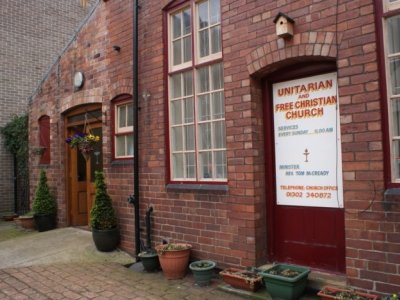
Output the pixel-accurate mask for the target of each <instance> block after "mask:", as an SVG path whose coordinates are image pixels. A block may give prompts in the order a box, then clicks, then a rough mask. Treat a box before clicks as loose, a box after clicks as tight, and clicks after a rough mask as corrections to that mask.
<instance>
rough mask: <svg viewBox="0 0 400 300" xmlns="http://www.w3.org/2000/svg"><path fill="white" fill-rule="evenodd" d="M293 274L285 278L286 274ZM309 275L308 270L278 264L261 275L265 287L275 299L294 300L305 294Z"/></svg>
mask: <svg viewBox="0 0 400 300" xmlns="http://www.w3.org/2000/svg"><path fill="white" fill-rule="evenodd" d="M292 272H294V273H293V274H291V275H292V276H290V277H289V276H283V274H285V273H287V274H289V273H292ZM282 273H283V274H282ZM309 273H310V269H308V268H303V267H299V266H293V265H286V264H278V265H275V266H273V267H272V268H269V269H268V270H266V271H264V272H260V273H259V274H260V275H261V276H262V277H263V280H264V284H265V287H266V288H267V291H268V293H270V294H271V296H272V297H273V298H280V299H285V300H294V299H298V298H299V297H300V296H301V295H302V294H303V293H304V291H305V289H306V286H307V278H308V274H309Z"/></svg>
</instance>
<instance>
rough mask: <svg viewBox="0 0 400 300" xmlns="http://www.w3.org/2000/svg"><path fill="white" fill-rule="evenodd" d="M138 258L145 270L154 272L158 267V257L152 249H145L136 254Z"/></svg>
mask: <svg viewBox="0 0 400 300" xmlns="http://www.w3.org/2000/svg"><path fill="white" fill-rule="evenodd" d="M138 256H139V258H140V260H141V261H142V264H143V268H144V269H145V270H146V271H147V272H155V271H157V270H159V268H160V260H159V259H158V254H157V252H156V251H155V250H154V249H147V250H145V251H142V252H140V253H139V254H138Z"/></svg>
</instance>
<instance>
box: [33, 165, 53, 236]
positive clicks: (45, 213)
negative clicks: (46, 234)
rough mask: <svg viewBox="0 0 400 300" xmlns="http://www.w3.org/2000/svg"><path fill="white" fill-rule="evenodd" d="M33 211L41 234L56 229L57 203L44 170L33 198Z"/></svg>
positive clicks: (41, 172)
mask: <svg viewBox="0 0 400 300" xmlns="http://www.w3.org/2000/svg"><path fill="white" fill-rule="evenodd" d="M32 210H33V213H34V216H33V218H34V219H35V224H36V228H37V230H38V231H39V232H42V231H47V230H51V229H54V228H55V227H56V211H57V203H56V200H55V198H54V196H53V195H52V194H51V192H50V189H49V186H48V184H47V176H46V172H45V171H44V170H41V171H40V177H39V183H38V186H37V188H36V191H35V196H34V198H33V203H32Z"/></svg>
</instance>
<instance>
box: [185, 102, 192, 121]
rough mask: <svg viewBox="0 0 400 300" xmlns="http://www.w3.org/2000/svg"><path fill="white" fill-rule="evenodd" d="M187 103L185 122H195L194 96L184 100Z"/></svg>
mask: <svg viewBox="0 0 400 300" xmlns="http://www.w3.org/2000/svg"><path fill="white" fill-rule="evenodd" d="M184 105H185V123H193V121H194V118H193V115H194V112H193V98H188V99H186V100H185V102H184Z"/></svg>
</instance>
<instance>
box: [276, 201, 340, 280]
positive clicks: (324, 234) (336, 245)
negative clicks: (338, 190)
mask: <svg viewBox="0 0 400 300" xmlns="http://www.w3.org/2000/svg"><path fill="white" fill-rule="evenodd" d="M274 220H275V222H274V223H275V226H274V227H275V234H274V235H275V237H276V239H275V241H274V251H273V252H274V260H276V261H280V262H289V263H295V264H300V265H306V266H310V267H313V268H317V269H325V270H330V271H335V272H344V270H345V262H344V254H345V253H344V243H343V241H344V226H343V224H344V214H343V210H341V209H330V208H329V209H328V208H314V207H291V206H280V205H279V206H278V205H276V206H275V218H274Z"/></svg>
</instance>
